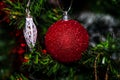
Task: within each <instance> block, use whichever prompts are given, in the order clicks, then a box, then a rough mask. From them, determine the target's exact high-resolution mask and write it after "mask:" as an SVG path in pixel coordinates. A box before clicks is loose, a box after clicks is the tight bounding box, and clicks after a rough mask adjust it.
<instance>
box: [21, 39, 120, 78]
mask: <svg viewBox="0 0 120 80" xmlns="http://www.w3.org/2000/svg"><path fill="white" fill-rule="evenodd" d="M119 40H120V39H114V38H111V37H108V39H107V40H106V41H105V42H101V43H100V44H98V45H97V46H96V47H91V48H89V49H88V50H87V51H86V52H85V53H83V57H82V59H81V60H79V61H77V62H75V63H65V64H64V63H60V62H58V61H56V60H54V59H53V58H51V56H50V55H49V54H44V53H42V52H36V51H35V52H33V53H30V54H29V55H30V57H29V61H28V62H25V63H24V64H23V66H22V70H23V71H24V70H27V71H28V72H29V73H30V74H29V75H30V76H32V77H34V78H40V79H43V80H47V79H53V80H61V79H63V80H79V79H83V80H88V79H89V80H93V79H94V72H95V71H94V70H95V69H96V70H97V74H98V75H97V76H98V77H100V76H99V75H101V74H102V75H104V76H105V75H106V74H105V73H107V72H108V75H109V80H113V79H114V80H118V79H120V77H119V75H120V70H118V68H119V63H120V62H116V60H113V59H112V58H111V56H112V54H114V52H120V45H119V46H118V42H119ZM36 55H37V57H36ZM36 59H37V60H36ZM36 61H37V62H36ZM101 69H102V72H101ZM86 70H87V73H85V71H86ZM103 73H104V74H103ZM89 74H91V75H89ZM43 75H44V76H43ZM86 76H88V77H86ZM104 78H105V77H103V78H99V79H101V80H102V79H104Z"/></svg>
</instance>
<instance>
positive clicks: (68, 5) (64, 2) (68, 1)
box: [57, 0, 73, 12]
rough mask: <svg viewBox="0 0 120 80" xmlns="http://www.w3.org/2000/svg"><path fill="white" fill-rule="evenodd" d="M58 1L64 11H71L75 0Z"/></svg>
mask: <svg viewBox="0 0 120 80" xmlns="http://www.w3.org/2000/svg"><path fill="white" fill-rule="evenodd" d="M57 3H58V6H59V8H60V9H61V11H62V12H65V11H66V12H69V11H70V9H71V7H72V3H73V0H57ZM65 5H66V6H65Z"/></svg>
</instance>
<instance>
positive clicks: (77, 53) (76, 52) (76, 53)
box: [45, 20, 89, 62]
mask: <svg viewBox="0 0 120 80" xmlns="http://www.w3.org/2000/svg"><path fill="white" fill-rule="evenodd" d="M88 43H89V35H88V33H87V30H86V29H85V28H84V27H83V26H82V25H81V24H80V23H79V22H77V21H75V20H67V21H65V20H59V21H57V22H56V23H54V24H53V25H51V27H50V28H49V29H48V31H47V33H46V35H45V45H46V50H47V52H48V53H49V54H50V55H51V56H52V57H53V58H54V59H55V60H58V61H60V62H74V61H77V60H79V59H80V58H81V56H82V52H83V51H85V50H86V49H87V47H88Z"/></svg>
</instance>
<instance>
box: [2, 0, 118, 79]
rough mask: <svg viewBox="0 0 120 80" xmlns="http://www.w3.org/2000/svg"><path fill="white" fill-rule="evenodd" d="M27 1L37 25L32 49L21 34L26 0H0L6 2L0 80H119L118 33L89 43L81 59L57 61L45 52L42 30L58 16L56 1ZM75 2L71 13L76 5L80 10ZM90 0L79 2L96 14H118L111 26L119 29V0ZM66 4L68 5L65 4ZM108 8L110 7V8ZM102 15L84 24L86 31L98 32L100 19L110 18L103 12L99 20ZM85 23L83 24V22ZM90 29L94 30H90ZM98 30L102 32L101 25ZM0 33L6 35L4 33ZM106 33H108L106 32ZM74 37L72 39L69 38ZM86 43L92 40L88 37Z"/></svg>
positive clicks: (100, 23)
mask: <svg viewBox="0 0 120 80" xmlns="http://www.w3.org/2000/svg"><path fill="white" fill-rule="evenodd" d="M30 1H31V4H30V6H29V9H30V12H31V13H30V14H31V15H32V16H33V20H34V23H35V24H36V27H37V29H38V32H37V33H38V38H37V40H36V46H34V49H33V50H32V51H29V48H28V46H27V45H26V42H25V39H24V36H23V28H24V27H25V22H26V21H25V19H26V8H28V7H27V5H26V4H27V2H28V0H14V1H13V0H1V2H2V3H3V2H4V3H5V6H4V8H2V7H1V8H2V10H1V11H2V13H5V14H1V13H0V19H1V20H0V22H1V23H0V50H1V52H0V65H1V66H0V69H1V70H0V79H1V80H7V79H10V80H17V79H19V80H21V79H22V80H119V79H120V69H119V68H120V60H119V59H120V58H119V53H120V43H119V42H120V37H119V34H117V36H114V35H112V36H111V35H110V36H107V37H106V39H105V41H100V42H99V43H95V45H94V46H91V45H90V46H88V48H87V50H86V51H85V52H84V54H81V55H82V57H81V59H80V60H77V61H74V62H72V63H60V62H59V61H57V60H55V59H53V58H52V57H51V55H49V54H48V53H49V50H47V49H46V46H45V40H44V38H45V34H47V30H48V28H49V27H50V25H51V24H53V23H54V22H56V21H58V20H60V19H61V14H62V12H61V10H60V9H59V8H58V5H57V4H55V5H51V4H50V3H49V2H50V1H51V0H49V1H48V0H30ZM53 1H54V0H53ZM61 1H62V0H61ZM64 1H65V0H64ZM67 1H68V0H67ZM78 2H79V1H78V0H73V9H71V14H72V13H74V11H76V13H77V14H79V12H78V8H80V10H81V11H80V12H82V10H83V8H84V7H83V6H81V7H78V5H79V4H76V3H78ZM89 2H90V1H89V0H86V2H85V1H81V3H80V4H81V5H82V4H83V3H84V5H85V6H86V7H85V8H84V9H87V10H88V9H89V10H91V11H92V12H94V13H96V12H97V13H99V14H101V13H107V14H110V15H112V16H114V17H115V18H116V17H117V19H118V24H117V25H115V26H117V27H113V28H117V30H119V28H120V27H119V18H120V16H119V15H118V14H119V10H118V9H119V1H116V0H109V1H108V0H106V1H100V0H96V1H94V0H92V3H91V2H90V3H89ZM68 3H70V2H68ZM74 3H75V4H74ZM86 4H89V5H86ZM56 6H57V8H56ZM63 6H64V5H63ZM67 6H69V5H67ZM111 6H112V7H111ZM74 7H76V8H77V10H75V9H76V8H74ZM82 7H83V8H82ZM116 7H117V8H116ZM66 8H67V9H68V7H66ZM66 8H65V10H66ZM81 8H82V9H81ZM111 8H112V11H110V10H111ZM112 12H114V13H112ZM2 15H6V16H7V18H6V16H2ZM73 15H74V14H72V16H73ZM72 16H71V17H72ZM104 16H105V15H104ZM82 17H85V16H82ZM88 17H89V19H87V21H91V20H90V19H91V18H90V17H91V15H88ZM102 17H103V16H102ZM102 17H101V18H102ZM101 18H98V19H100V20H98V21H97V22H95V24H97V25H90V24H89V25H87V26H88V29H87V28H86V29H87V30H88V33H90V32H94V31H96V33H97V30H96V27H98V26H99V27H102V28H103V26H104V24H103V22H102V20H103V21H106V20H105V19H107V20H109V19H112V18H109V17H106V16H105V17H104V18H102V20H101ZM85 19H86V18H85ZM92 19H93V18H92ZM95 19H96V18H95ZM6 20H9V21H8V22H9V23H8V22H6ZM114 21H115V20H113V22H114ZM73 22H74V20H73ZM80 23H81V24H82V25H84V24H85V23H86V21H85V20H84V19H81V21H80ZM8 24H10V25H8ZM68 24H70V23H68ZM68 24H67V25H68ZM109 24H111V23H109ZM4 26H6V27H4ZM73 26H74V25H73ZM84 26H85V27H86V25H84ZM89 26H90V27H89ZM106 26H108V25H106ZM68 27H69V26H68ZM70 27H71V26H70ZM91 27H92V28H91ZM94 27H95V28H94ZM81 28H83V27H81ZM105 28H106V27H104V28H103V29H105ZM111 28H112V27H110V29H111ZM59 29H61V28H59ZM91 29H93V30H92V31H91ZM94 29H95V30H94ZM100 30H101V32H102V29H101V28H100ZM63 31H64V30H63ZM80 31H81V29H80ZM70 32H71V31H70ZM75 32H76V31H75ZM83 32H84V31H83ZM85 32H86V31H85ZM8 34H10V35H8ZM3 35H5V36H6V37H5V36H3ZM73 35H74V34H73ZM92 35H94V33H93V34H90V36H89V37H90V38H92V37H91V36H92ZM106 35H108V34H107V33H106ZM65 38H66V37H65ZM85 38H86V37H85ZM53 39H54V38H53ZM66 39H68V38H66ZM66 39H65V40H66ZM87 39H88V37H87ZM80 40H83V39H80ZM84 40H85V39H84ZM74 41H75V40H72V42H74ZM85 41H88V40H85ZM3 43H4V44H3ZM75 43H76V41H75ZM89 43H91V41H90V42H89ZM8 44H9V45H8ZM47 45H49V44H47ZM73 45H75V44H73ZM85 47H87V46H85ZM80 48H82V47H80ZM73 49H74V48H73ZM85 49H86V48H85ZM58 51H59V50H58ZM80 53H81V51H80ZM116 55H117V56H116ZM8 61H9V63H8Z"/></svg>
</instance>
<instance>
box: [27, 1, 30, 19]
mask: <svg viewBox="0 0 120 80" xmlns="http://www.w3.org/2000/svg"><path fill="white" fill-rule="evenodd" d="M29 7H30V0H28V3H27V8H26V14H27V17H31V15H30V10H29Z"/></svg>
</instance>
